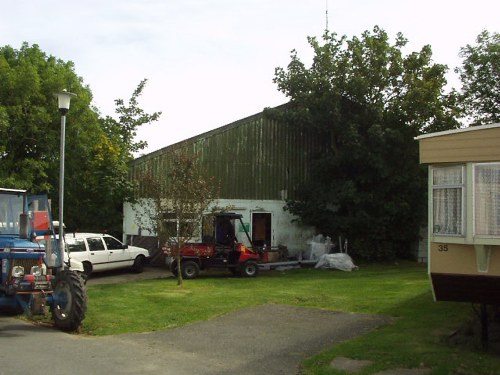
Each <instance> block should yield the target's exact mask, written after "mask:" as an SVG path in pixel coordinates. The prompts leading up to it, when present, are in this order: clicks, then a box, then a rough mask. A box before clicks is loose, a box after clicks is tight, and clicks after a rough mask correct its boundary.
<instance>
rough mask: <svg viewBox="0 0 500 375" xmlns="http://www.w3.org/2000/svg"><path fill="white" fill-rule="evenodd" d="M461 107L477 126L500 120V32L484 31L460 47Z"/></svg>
mask: <svg viewBox="0 0 500 375" xmlns="http://www.w3.org/2000/svg"><path fill="white" fill-rule="evenodd" d="M460 57H462V58H463V63H462V66H461V67H460V68H457V69H456V70H455V71H456V72H457V73H458V74H459V75H460V80H461V82H462V91H461V95H460V103H461V107H462V109H463V111H464V115H465V116H467V117H469V118H470V119H472V123H473V124H474V125H480V124H490V123H496V122H500V108H499V103H500V34H499V33H496V32H494V33H491V34H490V33H489V32H488V31H486V30H484V31H483V32H481V33H480V34H479V35H478V36H477V38H476V44H475V45H470V44H468V45H467V46H465V47H463V48H461V49H460Z"/></svg>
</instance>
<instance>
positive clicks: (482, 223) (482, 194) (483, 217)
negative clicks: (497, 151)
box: [474, 163, 500, 236]
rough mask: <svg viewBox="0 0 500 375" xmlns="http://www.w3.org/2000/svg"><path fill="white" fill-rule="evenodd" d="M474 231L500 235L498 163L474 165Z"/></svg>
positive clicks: (499, 173)
mask: <svg viewBox="0 0 500 375" xmlns="http://www.w3.org/2000/svg"><path fill="white" fill-rule="evenodd" d="M474 233H475V234H476V235H480V236H500V163H484V164H476V165H474Z"/></svg>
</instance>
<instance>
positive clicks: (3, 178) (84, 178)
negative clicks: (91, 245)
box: [0, 43, 160, 233]
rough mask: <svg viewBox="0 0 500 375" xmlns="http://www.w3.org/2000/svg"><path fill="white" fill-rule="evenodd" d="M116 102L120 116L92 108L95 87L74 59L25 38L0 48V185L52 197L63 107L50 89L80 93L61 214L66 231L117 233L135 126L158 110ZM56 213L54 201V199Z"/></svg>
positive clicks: (71, 121)
mask: <svg viewBox="0 0 500 375" xmlns="http://www.w3.org/2000/svg"><path fill="white" fill-rule="evenodd" d="M145 84H146V80H144V81H142V82H141V83H140V84H139V86H138V88H137V89H136V90H135V91H134V93H133V95H132V97H131V99H130V101H129V102H128V103H125V102H124V101H123V100H121V99H119V100H116V101H115V104H116V112H117V114H118V119H117V120H115V119H113V118H111V117H105V118H102V117H101V116H100V114H99V112H98V111H97V110H96V109H95V108H92V107H91V101H92V93H91V91H90V88H89V87H88V86H85V85H84V83H83V79H82V78H81V77H79V76H78V75H77V74H76V73H75V70H74V64H73V63H72V62H71V61H69V62H65V61H63V60H60V59H57V58H55V57H54V56H49V55H47V54H46V53H45V52H43V51H42V50H41V49H40V47H39V46H38V45H32V46H30V45H28V43H23V45H22V46H21V48H20V49H19V50H16V49H14V48H12V47H10V46H5V47H1V48H0V186H2V187H9V188H18V189H28V190H30V191H31V192H32V193H47V194H48V195H49V198H52V200H53V201H54V202H57V196H58V186H59V145H60V114H59V112H58V110H57V99H56V98H55V97H54V93H56V92H58V91H61V90H62V89H67V90H68V91H71V92H73V93H76V94H77V97H76V98H75V99H74V100H73V101H72V102H71V110H70V112H69V113H68V116H67V126H66V150H67V152H66V161H65V174H66V178H65V203H66V204H65V209H66V210H65V211H66V215H65V221H66V223H65V224H66V226H67V227H68V229H69V230H75V229H80V230H87V231H93V230H96V231H97V230H99V231H102V230H107V231H110V232H114V233H121V228H122V204H123V201H124V200H125V199H128V198H129V197H131V196H132V193H133V189H132V186H131V184H130V182H129V180H128V166H127V163H128V162H129V161H130V160H132V158H133V155H132V153H133V152H136V151H139V150H141V149H143V148H144V147H145V144H144V143H143V142H140V141H137V140H136V139H135V136H136V131H137V128H138V127H140V126H141V125H143V124H145V123H149V122H153V121H156V120H157V119H158V117H159V116H160V113H159V112H157V113H153V114H151V115H149V114H146V113H144V111H142V110H141V109H140V107H139V105H138V98H139V96H140V95H141V93H142V91H143V89H144V87H145ZM53 211H54V217H55V218H57V204H54V205H53Z"/></svg>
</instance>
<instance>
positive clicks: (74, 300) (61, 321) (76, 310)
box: [51, 271, 87, 331]
mask: <svg viewBox="0 0 500 375" xmlns="http://www.w3.org/2000/svg"><path fill="white" fill-rule="evenodd" d="M51 311H52V318H53V319H54V324H55V326H56V327H57V328H59V329H61V330H63V331H76V330H77V329H78V328H79V327H80V325H81V323H82V321H83V319H85V312H86V311H87V294H86V292H85V286H84V284H83V279H82V278H81V277H80V276H79V275H78V274H77V273H76V272H74V271H59V272H57V275H56V285H55V288H54V293H53V304H52V306H51Z"/></svg>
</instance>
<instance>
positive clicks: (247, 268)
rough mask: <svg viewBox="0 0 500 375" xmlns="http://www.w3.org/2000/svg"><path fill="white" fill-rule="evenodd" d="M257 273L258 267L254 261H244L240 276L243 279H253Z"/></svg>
mask: <svg viewBox="0 0 500 375" xmlns="http://www.w3.org/2000/svg"><path fill="white" fill-rule="evenodd" d="M258 273H259V265H258V264H257V262H254V261H251V260H249V261H246V262H245V263H243V264H242V266H241V275H242V276H244V277H255V276H257V274H258Z"/></svg>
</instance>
